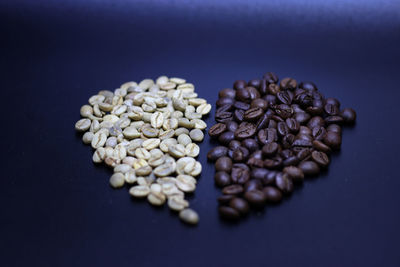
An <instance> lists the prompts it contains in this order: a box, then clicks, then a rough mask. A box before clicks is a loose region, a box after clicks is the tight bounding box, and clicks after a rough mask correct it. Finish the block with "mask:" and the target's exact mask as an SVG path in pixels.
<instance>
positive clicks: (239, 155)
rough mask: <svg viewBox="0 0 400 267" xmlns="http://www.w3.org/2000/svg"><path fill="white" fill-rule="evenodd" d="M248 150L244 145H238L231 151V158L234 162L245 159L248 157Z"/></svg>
mask: <svg viewBox="0 0 400 267" xmlns="http://www.w3.org/2000/svg"><path fill="white" fill-rule="evenodd" d="M249 154H250V153H249V150H247V148H245V147H238V148H237V149H235V150H234V151H233V154H232V159H233V161H235V162H242V161H245V160H247V158H248V157H249Z"/></svg>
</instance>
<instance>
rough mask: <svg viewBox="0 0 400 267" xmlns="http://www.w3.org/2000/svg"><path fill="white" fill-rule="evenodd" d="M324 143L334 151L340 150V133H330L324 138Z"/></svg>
mask: <svg viewBox="0 0 400 267" xmlns="http://www.w3.org/2000/svg"><path fill="white" fill-rule="evenodd" d="M323 142H324V143H325V144H326V145H328V146H329V147H330V148H332V149H340V146H341V144H342V137H341V136H340V134H338V133H335V132H330V131H328V132H327V133H326V134H325V136H324V140H323Z"/></svg>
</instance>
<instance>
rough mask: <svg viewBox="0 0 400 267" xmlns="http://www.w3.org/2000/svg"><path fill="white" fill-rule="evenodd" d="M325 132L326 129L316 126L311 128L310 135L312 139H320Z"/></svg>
mask: <svg viewBox="0 0 400 267" xmlns="http://www.w3.org/2000/svg"><path fill="white" fill-rule="evenodd" d="M325 134H326V130H325V128H324V127H322V126H317V127H314V128H313V129H312V137H313V138H314V140H322V139H323V138H324V136H325Z"/></svg>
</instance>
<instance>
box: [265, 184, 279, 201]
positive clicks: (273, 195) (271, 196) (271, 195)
mask: <svg viewBox="0 0 400 267" xmlns="http://www.w3.org/2000/svg"><path fill="white" fill-rule="evenodd" d="M262 192H263V193H264V195H265V200H266V201H267V202H269V203H278V202H280V201H281V200H282V192H281V191H280V190H279V189H277V188H276V187H274V186H266V187H264V188H263V190H262Z"/></svg>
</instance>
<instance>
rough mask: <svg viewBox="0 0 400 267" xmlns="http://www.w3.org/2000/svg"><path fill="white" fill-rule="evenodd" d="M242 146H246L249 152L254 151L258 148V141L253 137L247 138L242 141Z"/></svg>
mask: <svg viewBox="0 0 400 267" xmlns="http://www.w3.org/2000/svg"><path fill="white" fill-rule="evenodd" d="M242 146H244V147H245V148H247V149H248V150H249V152H254V151H256V150H258V149H259V146H258V143H257V141H256V140H255V139H251V138H247V139H244V140H243V141H242Z"/></svg>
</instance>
